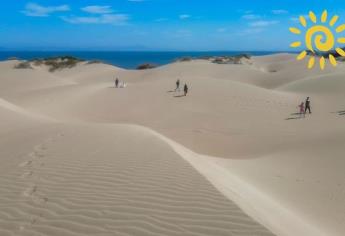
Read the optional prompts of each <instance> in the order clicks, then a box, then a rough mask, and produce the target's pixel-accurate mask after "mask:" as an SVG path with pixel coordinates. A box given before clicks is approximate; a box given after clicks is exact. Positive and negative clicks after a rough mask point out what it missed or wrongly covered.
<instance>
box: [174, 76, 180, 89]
mask: <svg viewBox="0 0 345 236" xmlns="http://www.w3.org/2000/svg"><path fill="white" fill-rule="evenodd" d="M178 90H180V80H179V79H178V80H177V81H176V89H175V91H178Z"/></svg>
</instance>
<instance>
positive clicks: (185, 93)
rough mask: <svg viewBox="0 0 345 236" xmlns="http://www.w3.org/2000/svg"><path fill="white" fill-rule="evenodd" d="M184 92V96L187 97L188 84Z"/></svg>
mask: <svg viewBox="0 0 345 236" xmlns="http://www.w3.org/2000/svg"><path fill="white" fill-rule="evenodd" d="M183 91H184V95H185V96H187V93H188V86H187V84H185V85H184V88H183Z"/></svg>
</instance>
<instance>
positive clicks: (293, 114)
mask: <svg viewBox="0 0 345 236" xmlns="http://www.w3.org/2000/svg"><path fill="white" fill-rule="evenodd" d="M297 115H300V113H298V112H297V113H291V114H290V116H297Z"/></svg>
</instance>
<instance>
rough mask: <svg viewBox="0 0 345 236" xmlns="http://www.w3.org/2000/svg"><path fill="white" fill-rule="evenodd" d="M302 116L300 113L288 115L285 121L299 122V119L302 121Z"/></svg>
mask: <svg viewBox="0 0 345 236" xmlns="http://www.w3.org/2000/svg"><path fill="white" fill-rule="evenodd" d="M304 118H305V117H304V116H301V113H298V112H297V113H292V114H290V117H288V118H286V119H285V120H299V119H304Z"/></svg>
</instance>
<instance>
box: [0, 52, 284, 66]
mask: <svg viewBox="0 0 345 236" xmlns="http://www.w3.org/2000/svg"><path fill="white" fill-rule="evenodd" d="M244 53H245V54H249V55H252V56H261V55H269V54H273V53H278V52H277V51H276V52H269V51H207V52H196V51H193V52H187V51H183V52H182V51H181V52H178V51H176V52H147V51H145V52H143V51H140V52H139V51H138V52H136V51H100V52H96V51H0V61H3V60H7V59H8V58H10V57H16V58H18V59H21V60H31V59H35V58H46V57H55V56H74V57H78V58H81V59H84V60H100V61H103V62H105V63H108V64H112V65H114V66H118V67H121V68H126V69H135V68H136V67H137V66H138V65H140V64H143V63H152V64H156V65H165V64H168V63H171V62H173V61H175V60H176V59H178V58H182V57H201V56H234V55H238V54H244Z"/></svg>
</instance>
